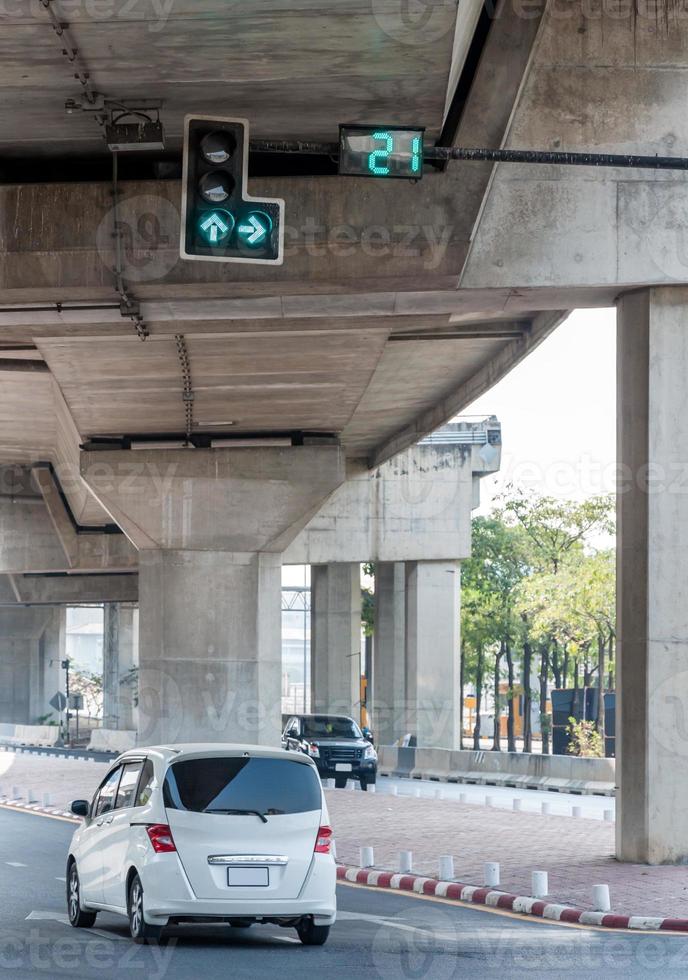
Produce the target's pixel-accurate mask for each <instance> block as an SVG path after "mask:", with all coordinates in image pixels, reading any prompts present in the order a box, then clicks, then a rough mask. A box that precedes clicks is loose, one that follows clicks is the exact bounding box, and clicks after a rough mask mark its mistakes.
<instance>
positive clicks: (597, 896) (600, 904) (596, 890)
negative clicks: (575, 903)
mask: <svg viewBox="0 0 688 980" xmlns="http://www.w3.org/2000/svg"><path fill="white" fill-rule="evenodd" d="M592 907H593V911H594V912H609V911H610V910H611V907H612V904H611V900H610V897H609V885H593V886H592Z"/></svg>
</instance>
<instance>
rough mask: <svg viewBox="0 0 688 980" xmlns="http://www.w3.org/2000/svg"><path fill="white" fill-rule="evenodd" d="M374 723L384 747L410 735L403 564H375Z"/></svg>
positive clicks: (376, 735)
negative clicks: (403, 736) (407, 733)
mask: <svg viewBox="0 0 688 980" xmlns="http://www.w3.org/2000/svg"><path fill="white" fill-rule="evenodd" d="M373 662H374V684H373V706H372V722H373V729H374V732H375V738H376V740H377V742H378V744H380V745H393V744H394V742H396V740H397V739H398V738H400V737H401V736H402V735H405V734H406V732H408V731H409V727H408V725H409V721H408V704H407V699H406V573H405V567H404V563H403V562H386V561H385V562H383V561H379V562H376V564H375V630H374V635H373Z"/></svg>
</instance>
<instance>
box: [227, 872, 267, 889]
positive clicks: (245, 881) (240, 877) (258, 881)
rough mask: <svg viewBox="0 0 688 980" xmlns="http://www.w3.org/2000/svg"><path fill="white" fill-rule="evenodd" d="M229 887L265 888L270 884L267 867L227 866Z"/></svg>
mask: <svg viewBox="0 0 688 980" xmlns="http://www.w3.org/2000/svg"><path fill="white" fill-rule="evenodd" d="M227 884H228V885H229V887H230V888H265V887H267V885H269V884H270V872H269V870H268V868H227Z"/></svg>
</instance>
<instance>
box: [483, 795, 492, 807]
mask: <svg viewBox="0 0 688 980" xmlns="http://www.w3.org/2000/svg"><path fill="white" fill-rule="evenodd" d="M485 806H492V797H491V796H486V797H485Z"/></svg>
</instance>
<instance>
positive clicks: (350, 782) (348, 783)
mask: <svg viewBox="0 0 688 980" xmlns="http://www.w3.org/2000/svg"><path fill="white" fill-rule="evenodd" d="M346 788H347V789H348V790H350V791H351V792H352V793H353V792H355V791H356V790H357V789H359V788H360V787H359V785H358V783H355V782H354V781H353V779H347V781H346Z"/></svg>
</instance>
